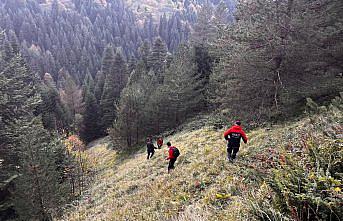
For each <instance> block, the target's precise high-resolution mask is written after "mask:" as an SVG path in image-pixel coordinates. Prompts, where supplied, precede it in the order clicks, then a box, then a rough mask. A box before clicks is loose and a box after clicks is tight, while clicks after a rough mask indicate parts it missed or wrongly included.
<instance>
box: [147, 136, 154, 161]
mask: <svg viewBox="0 0 343 221" xmlns="http://www.w3.org/2000/svg"><path fill="white" fill-rule="evenodd" d="M146 149H147V152H148V156H147V159H148V160H149V159H151V157H152V156H154V153H155V149H156V147H155V146H154V144H153V142H152V138H151V137H148V139H147V143H146ZM150 154H151V155H150Z"/></svg>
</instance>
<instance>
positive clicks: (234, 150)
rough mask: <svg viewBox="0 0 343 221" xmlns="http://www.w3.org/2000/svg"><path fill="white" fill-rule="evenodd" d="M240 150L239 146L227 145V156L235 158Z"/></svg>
mask: <svg viewBox="0 0 343 221" xmlns="http://www.w3.org/2000/svg"><path fill="white" fill-rule="evenodd" d="M238 151H239V147H230V146H227V157H228V158H229V159H235V158H236V155H237V153H238Z"/></svg>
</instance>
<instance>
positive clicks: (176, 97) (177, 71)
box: [155, 46, 204, 127]
mask: <svg viewBox="0 0 343 221" xmlns="http://www.w3.org/2000/svg"><path fill="white" fill-rule="evenodd" d="M192 57H194V55H192V52H191V50H190V49H189V48H187V47H185V46H183V47H180V48H179V50H178V52H177V54H176V55H175V57H174V60H173V61H172V63H171V65H170V67H169V69H168V70H167V71H166V75H165V81H164V85H163V86H161V87H162V88H160V90H159V91H160V92H157V93H158V94H161V95H162V96H159V97H160V98H156V99H155V101H156V100H159V101H158V102H157V103H158V104H159V106H158V107H159V109H162V108H165V107H167V109H166V110H161V111H159V112H160V113H162V114H163V116H162V118H161V119H157V120H159V121H163V120H165V119H167V121H168V122H167V123H165V125H168V127H171V126H177V125H179V124H180V123H181V122H183V121H184V120H185V119H187V118H188V117H191V116H194V115H195V114H197V113H198V112H199V111H201V110H203V108H204V95H203V90H204V87H203V86H202V85H203V79H202V78H199V76H198V74H197V67H196V64H195V61H194V60H193V59H192ZM155 96H156V95H155ZM157 96H158V95H157Z"/></svg>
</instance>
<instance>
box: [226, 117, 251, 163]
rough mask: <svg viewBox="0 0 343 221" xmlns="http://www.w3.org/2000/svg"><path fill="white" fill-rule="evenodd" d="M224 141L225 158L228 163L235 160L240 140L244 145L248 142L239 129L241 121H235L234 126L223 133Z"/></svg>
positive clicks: (240, 128)
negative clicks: (225, 142)
mask: <svg viewBox="0 0 343 221" xmlns="http://www.w3.org/2000/svg"><path fill="white" fill-rule="evenodd" d="M224 138H225V140H227V141H228V143H227V157H228V160H229V161H230V162H233V160H234V159H235V158H236V155H237V153H238V151H239V147H240V144H241V139H242V140H243V142H244V143H247V142H248V137H247V135H246V134H245V132H244V131H243V129H242V127H241V121H239V120H237V121H236V122H235V125H234V126H232V127H231V128H230V129H228V130H227V131H225V133H224Z"/></svg>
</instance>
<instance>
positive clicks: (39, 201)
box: [14, 118, 68, 220]
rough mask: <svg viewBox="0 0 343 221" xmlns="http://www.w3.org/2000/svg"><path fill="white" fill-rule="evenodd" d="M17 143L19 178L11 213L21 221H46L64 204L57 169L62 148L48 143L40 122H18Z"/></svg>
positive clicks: (65, 197) (63, 189)
mask: <svg viewBox="0 0 343 221" xmlns="http://www.w3.org/2000/svg"><path fill="white" fill-rule="evenodd" d="M20 124H21V125H23V124H26V125H27V126H25V127H22V128H21V130H20V136H19V137H18V140H19V141H20V143H19V148H18V150H19V159H20V160H19V164H18V166H19V170H18V172H19V174H20V176H19V177H18V178H17V180H16V192H15V196H14V203H15V209H16V211H17V212H18V216H19V217H20V218H21V219H23V220H31V219H33V220H50V219H51V211H52V210H55V209H57V208H60V207H61V206H63V205H64V203H65V202H67V200H68V191H67V185H66V184H64V183H63V182H62V177H63V171H59V168H60V167H62V166H63V165H58V162H59V160H60V159H59V157H60V155H59V154H60V153H62V154H63V153H64V151H65V148H64V146H63V145H62V144H61V143H60V142H59V141H51V139H50V137H49V135H48V133H47V131H45V129H44V128H43V125H42V124H41V120H40V119H38V118H33V120H32V121H31V122H21V123H20Z"/></svg>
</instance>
